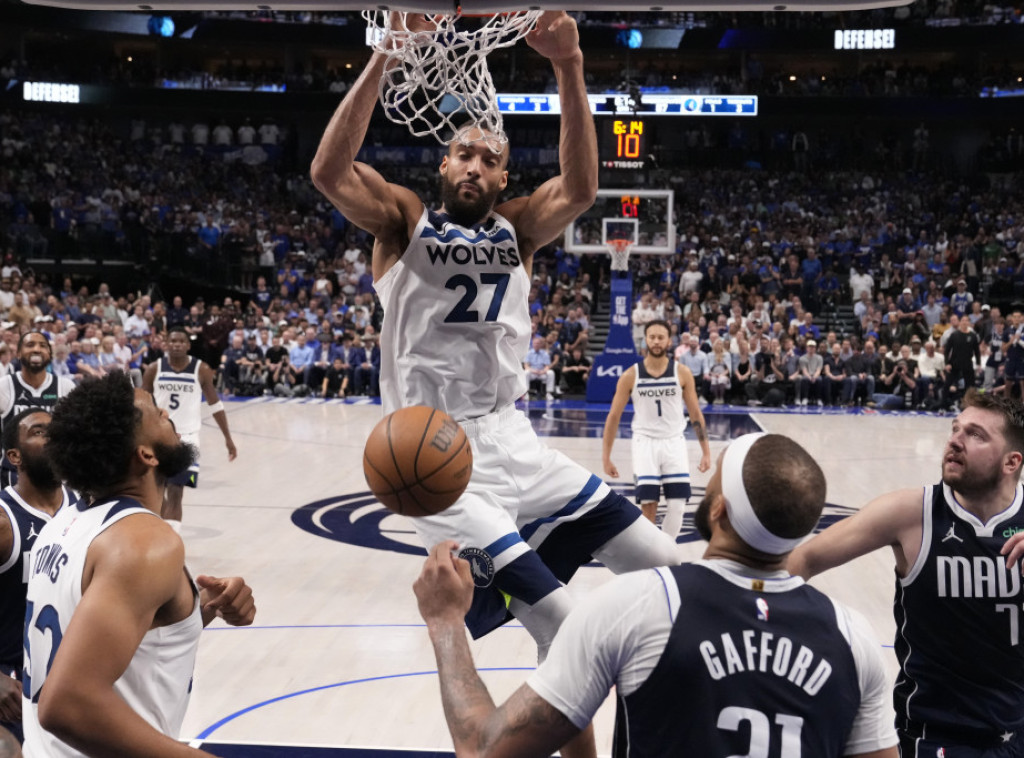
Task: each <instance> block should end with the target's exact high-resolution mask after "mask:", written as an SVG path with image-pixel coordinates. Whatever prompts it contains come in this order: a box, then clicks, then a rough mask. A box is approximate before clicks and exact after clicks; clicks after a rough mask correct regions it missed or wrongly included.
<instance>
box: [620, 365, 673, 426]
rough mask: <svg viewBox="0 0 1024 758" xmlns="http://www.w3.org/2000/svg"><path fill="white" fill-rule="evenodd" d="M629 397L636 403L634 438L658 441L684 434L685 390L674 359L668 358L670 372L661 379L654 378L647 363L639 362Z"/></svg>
mask: <svg viewBox="0 0 1024 758" xmlns="http://www.w3.org/2000/svg"><path fill="white" fill-rule="evenodd" d="M630 394H631V397H632V399H633V424H632V428H633V434H641V435H643V436H645V437H655V438H659V439H668V438H671V437H679V436H681V435H682V434H683V431H684V430H685V429H686V414H685V413H684V412H683V387H682V385H681V384H680V383H679V372H678V369H677V368H676V362H675V361H674V360H673V359H671V358H669V360H668V368H666V369H665V373H664V374H662V375H661V376H651V375H650V374H649V373H648V372H647V369H646V368H645V367H644V362H643V361H637V364H636V381H635V382H634V383H633V390H632V392H631V393H630Z"/></svg>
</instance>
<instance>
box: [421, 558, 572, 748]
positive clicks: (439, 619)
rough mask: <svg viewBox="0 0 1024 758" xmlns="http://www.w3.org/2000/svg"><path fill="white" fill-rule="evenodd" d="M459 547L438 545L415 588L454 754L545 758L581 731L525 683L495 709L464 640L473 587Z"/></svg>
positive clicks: (466, 564) (467, 566) (428, 559)
mask: <svg viewBox="0 0 1024 758" xmlns="http://www.w3.org/2000/svg"><path fill="white" fill-rule="evenodd" d="M456 547H457V544H456V543H455V542H451V541H447V542H442V543H440V544H438V545H436V546H435V547H434V548H433V550H431V551H430V556H429V557H428V558H427V561H426V563H425V564H424V566H423V571H422V573H421V574H420V576H419V578H418V579H417V580H416V582H415V584H414V585H413V590H414V591H415V592H416V600H417V603H418V604H419V609H420V615H421V616H423V620H424V621H426V622H427V631H428V632H429V633H430V640H431V642H432V643H433V645H434V655H435V656H436V658H437V669H438V676H439V678H440V680H441V700H442V702H443V704H444V714H445V718H446V719H447V721H448V729H449V731H450V732H451V735H452V740H453V742H454V743H455V754H456V756H458V758H476V756H488V757H489V758H491V757H498V756H500V757H502V758H533V757H534V756H535V757H536V758H547V756H549V755H551V754H552V753H553V752H554V751H555V750H557V749H558V748H559V747H561V746H562V745H564V744H565V743H566V742H568V741H569V740H570V739H572V738H573V737H575V736H576V735H577V734H579V729H577V728H576V726H575V725H573V723H572V722H571V721H569V719H567V718H566V717H565V716H564V715H563V714H562V713H561V712H560V711H558V710H557V709H555V708H554V706H552V705H550V704H549V703H548V702H547V701H545V700H544V699H543V698H541V697H540V696H539V695H537V694H536V693H535V692H534V691H533V690H532V689H531V688H530V687H529V686H528V685H525V684H524V685H523V686H521V687H520V688H519V689H518V690H516V692H515V693H513V695H512V696H511V697H510V698H509V699H508V701H507V702H505V703H504V704H503V705H501V706H500V707H495V705H494V701H493V700H492V699H491V695H490V693H489V692H488V691H487V687H485V686H484V683H483V682H482V681H481V680H480V677H479V675H478V674H477V672H476V668H475V667H474V665H473V656H472V654H471V653H470V650H469V643H468V642H467V641H466V630H465V626H464V621H463V620H464V618H465V615H466V613H467V612H468V611H469V606H470V604H471V602H472V599H473V587H474V585H473V578H472V576H471V575H470V572H469V564H468V563H467V562H466V561H464V560H462V559H460V558H456V557H455V556H454V555H453V554H452V551H453V550H454V549H455V548H456Z"/></svg>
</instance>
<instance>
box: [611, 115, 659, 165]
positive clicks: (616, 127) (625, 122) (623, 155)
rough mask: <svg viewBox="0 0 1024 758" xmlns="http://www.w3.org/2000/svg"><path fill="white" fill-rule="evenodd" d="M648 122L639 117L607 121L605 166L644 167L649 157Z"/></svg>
mask: <svg viewBox="0 0 1024 758" xmlns="http://www.w3.org/2000/svg"><path fill="white" fill-rule="evenodd" d="M647 131H648V130H647V124H645V123H644V121H643V120H642V119H638V118H614V119H608V120H607V121H605V126H604V129H603V132H604V139H603V140H602V143H603V144H602V151H601V165H602V166H604V167H605V168H627V169H642V168H643V167H644V163H645V159H646V157H647Z"/></svg>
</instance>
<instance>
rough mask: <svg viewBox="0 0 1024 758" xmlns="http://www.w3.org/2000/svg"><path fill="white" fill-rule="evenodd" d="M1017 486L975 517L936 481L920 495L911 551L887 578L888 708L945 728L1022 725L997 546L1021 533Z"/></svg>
mask: <svg viewBox="0 0 1024 758" xmlns="http://www.w3.org/2000/svg"><path fill="white" fill-rule="evenodd" d="M1021 500H1022V488H1021V485H1019V484H1018V485H1017V491H1016V495H1015V497H1014V500H1013V503H1012V504H1011V506H1010V507H1009V508H1007V509H1006V510H1005V511H1003V512H1002V513H1000V514H999V515H998V516H996V517H994V518H993V519H991V520H990V521H989V523H988V524H982V523H981V522H980V521H979V520H978V519H977V518H975V517H974V516H973V515H971V514H970V513H969V512H967V511H966V510H965V509H964V508H963V507H962V506H961V505H960V504H959V503H957V502H956V496H955V495H954V494H953V492H952V490H951V489H950V488H949V487H948V486H946V485H944V484H938V485H935V486H934V487H926V488H925V489H924V494H923V501H922V507H923V511H924V513H923V516H924V518H923V529H924V535H923V539H922V540H921V555H920V556H918V559H917V561H916V562H915V564H914V566H913V568H912V569H911V570H910V572H909V573H908V575H907V577H906V578H905V579H902V580H901V579H900V578H899V577H897V579H896V601H895V609H894V612H895V616H896V657H897V658H898V659H899V663H900V674H899V677H898V678H897V680H896V686H895V689H894V695H893V697H894V701H895V706H896V715H897V718H898V719H900V718H902V719H909V720H910V721H912V722H916V723H918V724H924V725H927V724H932V725H933V726H940V725H941V727H942V728H945V729H952V728H969V729H984V730H989V731H994V732H1005V731H1011V732H1015V731H1017V730H1018V729H1022V728H1024V646H1021V630H1022V629H1021V618H1020V615H1021V601H1022V600H1024V595H1022V592H1021V575H1020V569H1019V568H1016V569H1013V570H1007V568H1006V558H1005V557H1004V556H1001V555H1000V554H999V549H1000V548H1001V547H1002V546H1003V543H1005V542H1006V540H1007V538H1008V537H1010V536H1012V535H1013V534H1014V533H1016V532H1019V531H1024V513H1021Z"/></svg>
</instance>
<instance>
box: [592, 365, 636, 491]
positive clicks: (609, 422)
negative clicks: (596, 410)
mask: <svg viewBox="0 0 1024 758" xmlns="http://www.w3.org/2000/svg"><path fill="white" fill-rule="evenodd" d="M635 377H636V367H635V366H631V367H630V368H628V369H626V370H625V371H623V372H622V376H620V377H619V381H618V382H616V383H615V396H614V397H613V398H612V407H611V408H610V409H609V411H608V417H607V418H606V419H605V420H604V433H603V434H602V441H601V465H602V466H603V467H604V473H605V474H606V475H607V476H610V477H611V478H612V479H618V478H619V470H618V469H617V468H616V467H615V464H614V463H612V447H613V446H614V445H615V436H616V435H617V434H618V433H619V423H620V422H621V421H622V411H623V410H625V408H626V403H628V402H629V393H630V392H632V391H633V384H634V382H635V381H636V378H635Z"/></svg>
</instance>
